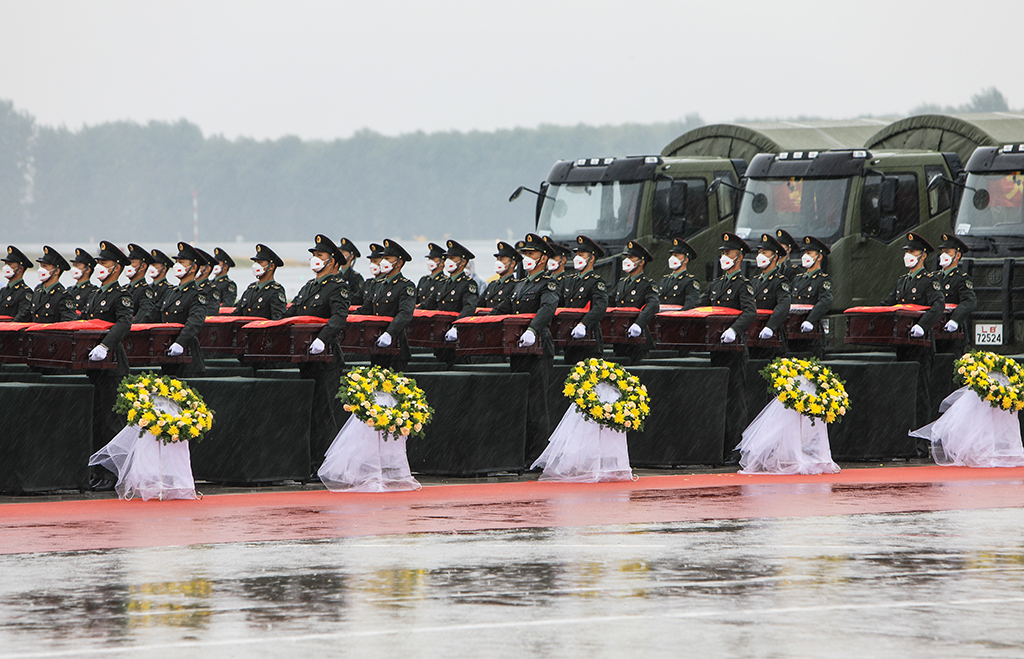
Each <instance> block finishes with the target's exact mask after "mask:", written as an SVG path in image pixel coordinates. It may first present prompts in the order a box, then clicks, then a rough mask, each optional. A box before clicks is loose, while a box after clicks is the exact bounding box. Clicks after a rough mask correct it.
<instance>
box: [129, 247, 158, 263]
mask: <svg viewBox="0 0 1024 659" xmlns="http://www.w3.org/2000/svg"><path fill="white" fill-rule="evenodd" d="M128 258H129V259H138V260H140V261H144V262H145V263H149V264H152V263H156V257H154V256H153V255H152V254H150V253H149V252H147V251H146V250H144V249H143V248H142V246H141V245H136V244H135V243H128Z"/></svg>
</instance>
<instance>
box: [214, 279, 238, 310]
mask: <svg viewBox="0 0 1024 659" xmlns="http://www.w3.org/2000/svg"><path fill="white" fill-rule="evenodd" d="M213 285H214V286H216V287H217V293H218V294H219V295H220V304H221V306H224V307H233V306H235V300H237V299H238V284H236V283H235V282H233V281H231V280H230V279H228V276H227V275H218V276H217V278H216V279H214V280H213Z"/></svg>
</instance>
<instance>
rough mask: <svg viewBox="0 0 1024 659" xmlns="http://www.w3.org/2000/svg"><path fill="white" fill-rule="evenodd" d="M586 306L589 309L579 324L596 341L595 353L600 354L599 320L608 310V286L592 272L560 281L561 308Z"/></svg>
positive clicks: (599, 276) (602, 346) (602, 343)
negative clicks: (581, 324) (588, 306)
mask: <svg viewBox="0 0 1024 659" xmlns="http://www.w3.org/2000/svg"><path fill="white" fill-rule="evenodd" d="M588 304H589V305H590V309H589V310H588V311H587V313H585V314H583V318H582V319H581V320H580V322H581V323H583V326H584V327H586V328H587V333H589V334H590V335H591V336H593V337H594V338H595V339H596V340H597V346H595V352H601V351H603V350H604V341H603V337H602V336H601V319H602V318H604V314H605V311H607V310H608V284H606V283H605V282H604V279H602V278H601V275H599V274H597V273H596V272H595V271H593V270H588V271H586V272H584V273H583V274H579V275H574V276H570V277H565V278H564V279H563V280H562V306H564V307H567V308H570V309H583V308H584V307H586V306H587V305H588Z"/></svg>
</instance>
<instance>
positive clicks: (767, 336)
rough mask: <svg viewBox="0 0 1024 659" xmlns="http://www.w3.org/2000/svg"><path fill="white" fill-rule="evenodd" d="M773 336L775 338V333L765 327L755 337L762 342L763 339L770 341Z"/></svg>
mask: <svg viewBox="0 0 1024 659" xmlns="http://www.w3.org/2000/svg"><path fill="white" fill-rule="evenodd" d="M773 336H775V332H773V331H772V330H771V328H769V327H766V328H764V329H763V330H761V333H760V334H758V335H757V338H759V339H761V340H762V341H763V340H765V339H770V338H772V337H773Z"/></svg>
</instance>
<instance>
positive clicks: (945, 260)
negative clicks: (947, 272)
mask: <svg viewBox="0 0 1024 659" xmlns="http://www.w3.org/2000/svg"><path fill="white" fill-rule="evenodd" d="M952 262H953V257H952V256H950V255H949V254H946V253H942V254H939V266H941V267H943V268H945V267H946V266H947V265H949V264H950V263H952Z"/></svg>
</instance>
